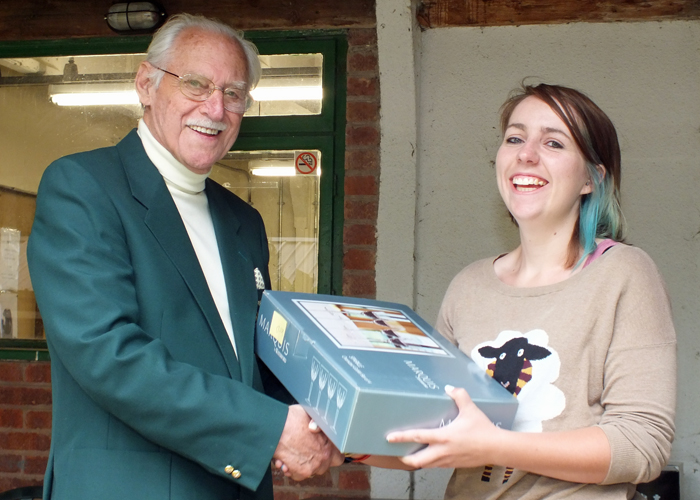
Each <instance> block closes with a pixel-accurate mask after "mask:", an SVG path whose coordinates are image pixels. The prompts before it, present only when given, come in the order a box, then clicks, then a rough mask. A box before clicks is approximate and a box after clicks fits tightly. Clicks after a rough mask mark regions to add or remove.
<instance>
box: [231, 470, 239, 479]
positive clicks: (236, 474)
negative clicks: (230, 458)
mask: <svg viewBox="0 0 700 500" xmlns="http://www.w3.org/2000/svg"><path fill="white" fill-rule="evenodd" d="M231 475H232V476H233V478H234V479H238V478H239V477H241V471H239V470H234V471H233V472H232V473H231Z"/></svg>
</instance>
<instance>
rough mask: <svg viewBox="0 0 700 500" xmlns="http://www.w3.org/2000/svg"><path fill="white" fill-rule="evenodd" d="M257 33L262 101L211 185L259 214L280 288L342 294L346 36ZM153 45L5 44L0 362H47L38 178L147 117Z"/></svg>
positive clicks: (0, 133) (1, 50) (1, 51)
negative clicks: (29, 260)
mask: <svg viewBox="0 0 700 500" xmlns="http://www.w3.org/2000/svg"><path fill="white" fill-rule="evenodd" d="M253 35H255V36H250V38H251V39H253V41H254V42H255V43H256V44H257V45H258V48H259V50H260V53H261V56H260V60H261V63H262V66H263V77H262V79H261V82H260V84H259V86H258V89H257V90H256V93H255V94H254V97H255V98H256V99H257V101H256V103H255V104H254V105H253V106H252V107H251V108H250V109H249V111H248V112H247V113H246V118H245V119H244V120H243V125H242V127H241V133H240V135H239V139H238V140H237V142H236V143H235V144H234V149H233V150H232V151H231V152H230V153H229V154H228V155H227V156H226V157H225V158H224V159H222V160H221V161H220V162H219V163H218V164H216V165H215V167H214V169H213V171H212V178H213V179H215V180H217V181H218V182H220V183H221V184H223V185H224V186H225V187H227V188H229V189H230V190H231V191H233V192H234V193H236V194H237V195H239V196H240V197H241V198H243V199H244V200H246V201H247V202H249V203H250V204H252V205H253V206H254V207H255V208H257V209H258V210H259V211H260V212H261V214H262V215H263V219H264V220H265V224H266V228H267V231H268V236H269V240H270V253H271V262H270V272H271V276H272V278H273V288H275V289H281V290H294V291H304V292H321V293H335V292H336V291H337V290H339V288H340V270H341V266H342V260H341V259H342V255H340V253H341V244H342V241H341V240H342V178H343V175H342V171H343V156H344V126H345V113H344V109H345V108H344V98H345V90H344V85H345V78H344V71H345V62H344V61H345V52H346V50H347V49H346V43H345V39H344V36H343V35H342V34H340V33H330V34H329V33H316V34H303V35H299V34H295V33H278V34H269V33H266V34H260V35H257V34H253ZM149 41H150V39H149V38H148V37H128V38H126V37H125V38H116V39H109V40H103V39H92V40H81V41H57V42H31V43H20V42H16V43H4V44H0V108H1V109H2V110H3V117H4V118H5V119H4V120H2V124H1V125H0V151H3V154H2V157H1V158H2V159H1V161H0V358H2V357H26V356H38V357H42V356H45V353H44V352H43V350H44V349H45V342H44V341H43V340H41V339H43V336H44V333H43V324H42V322H41V317H40V314H39V312H38V310H37V307H36V303H35V301H34V296H33V292H32V290H31V281H30V280H29V274H28V271H27V265H26V242H27V239H28V237H29V233H30V231H31V224H32V221H33V217H34V206H35V198H36V191H37V187H38V184H39V180H40V179H41V175H42V173H43V171H44V169H45V168H46V166H48V165H49V163H51V162H52V161H53V160H55V159H57V158H59V157H61V156H64V155H66V154H70V153H74V152H78V151H85V150H89V149H94V148H98V147H104V146H109V145H113V144H116V143H117V142H118V141H119V140H121V138H122V137H124V136H125V135H126V134H127V133H128V131H129V130H131V129H132V128H134V127H135V126H136V124H137V121H138V119H139V117H140V115H141V111H140V106H139V104H138V100H137V98H136V96H135V92H133V79H134V76H135V73H136V70H137V68H138V65H139V64H140V62H141V61H142V60H143V59H144V56H145V55H144V51H145V48H146V47H147V45H148V42H149ZM283 95H286V96H287V97H286V98H284V97H281V96H283ZM290 96H291V97H290ZM93 99H94V100H93ZM336 249H337V250H336Z"/></svg>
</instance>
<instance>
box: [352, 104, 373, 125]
mask: <svg viewBox="0 0 700 500" xmlns="http://www.w3.org/2000/svg"><path fill="white" fill-rule="evenodd" d="M345 117H346V120H347V121H348V122H353V123H357V122H376V121H378V120H379V103H378V102H374V101H348V103H347V105H346V111H345Z"/></svg>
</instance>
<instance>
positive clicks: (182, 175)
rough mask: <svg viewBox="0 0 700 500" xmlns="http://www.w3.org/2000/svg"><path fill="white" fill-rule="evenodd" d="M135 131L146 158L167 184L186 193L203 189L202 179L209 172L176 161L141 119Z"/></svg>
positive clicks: (207, 175) (194, 192)
mask: <svg viewBox="0 0 700 500" xmlns="http://www.w3.org/2000/svg"><path fill="white" fill-rule="evenodd" d="M137 132H138V134H139V137H140V138H141V142H142V143H143V148H144V149H145V150H146V154H147V155H148V158H149V159H150V160H151V161H152V162H153V164H154V165H155V166H156V168H157V169H158V172H160V175H162V176H163V179H165V183H166V184H167V185H168V186H171V187H173V188H175V189H178V190H180V191H182V192H184V193H188V194H197V193H201V192H202V191H204V181H206V179H207V177H209V173H206V174H196V173H194V172H192V171H191V170H190V169H188V168H187V167H186V166H184V165H183V164H182V163H180V162H179V161H177V160H176V159H175V157H174V156H173V155H172V154H171V153H170V151H168V150H167V149H165V147H163V145H162V144H161V143H159V142H158V141H157V140H156V138H155V137H153V134H152V133H151V131H150V130H149V129H148V126H147V125H146V122H144V121H143V119H141V120H139V126H138V129H137ZM210 172H211V171H210Z"/></svg>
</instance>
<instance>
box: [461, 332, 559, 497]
mask: <svg viewBox="0 0 700 500" xmlns="http://www.w3.org/2000/svg"><path fill="white" fill-rule="evenodd" d="M548 343H549V336H548V335H547V333H546V332H544V331H543V330H532V331H530V332H528V333H526V334H522V333H520V332H515V331H503V332H501V333H500V334H499V335H498V337H497V338H496V340H493V341H488V342H484V343H482V344H479V345H477V346H476V347H474V349H473V350H472V353H471V357H472V359H473V360H474V361H475V362H476V363H477V364H478V365H479V366H480V367H481V368H483V369H484V370H485V371H486V372H487V373H488V374H489V375H490V376H491V377H493V378H494V379H495V380H496V381H498V382H499V383H500V384H501V385H502V386H503V387H505V388H506V389H507V390H508V391H509V392H510V393H511V394H513V396H514V397H517V398H518V403H519V404H518V412H517V414H516V416H515V421H514V423H513V430H515V431H520V432H542V422H543V421H544V420H549V419H552V418H554V417H556V416H557V415H560V414H561V412H562V411H563V410H564V406H565V404H566V400H565V397H564V393H563V392H562V391H561V390H560V389H558V388H557V387H556V386H554V385H553V384H552V382H554V381H555V380H556V379H557V378H558V377H559V368H560V364H561V363H560V360H559V355H558V354H557V352H556V351H555V350H554V349H552V348H551V347H550V346H548ZM492 472H493V467H492V466H490V465H487V466H486V467H485V468H484V472H483V474H482V476H481V480H482V481H484V482H489V481H490V480H491V474H492ZM512 474H513V468H511V467H507V468H506V470H505V472H504V478H503V483H506V482H507V481H508V479H510V476H511V475H512Z"/></svg>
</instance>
